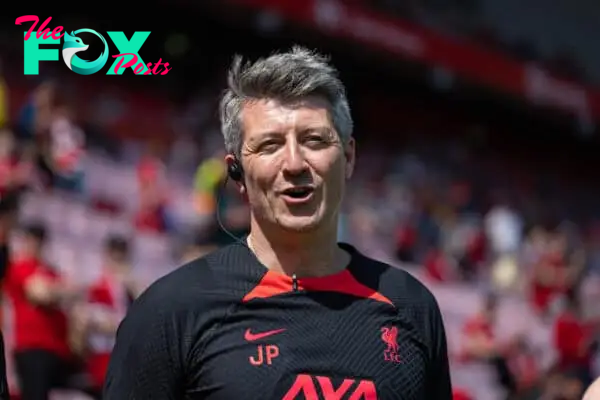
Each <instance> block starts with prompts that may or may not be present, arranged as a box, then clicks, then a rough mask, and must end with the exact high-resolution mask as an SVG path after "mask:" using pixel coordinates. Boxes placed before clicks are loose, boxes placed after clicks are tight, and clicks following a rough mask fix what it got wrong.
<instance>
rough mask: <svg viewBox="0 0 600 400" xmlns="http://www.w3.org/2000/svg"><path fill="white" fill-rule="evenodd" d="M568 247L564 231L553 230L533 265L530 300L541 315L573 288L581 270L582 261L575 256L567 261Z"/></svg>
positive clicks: (546, 314)
mask: <svg viewBox="0 0 600 400" xmlns="http://www.w3.org/2000/svg"><path fill="white" fill-rule="evenodd" d="M567 250H568V249H567V240H566V237H565V236H564V234H563V233H561V232H559V231H555V232H552V233H551V234H550V236H549V239H548V242H547V246H546V248H545V250H544V253H543V254H542V255H541V256H540V257H539V259H538V261H537V263H536V264H535V265H534V266H533V271H532V274H533V276H532V279H531V296H532V302H533V306H534V309H535V310H536V311H537V312H538V313H540V314H541V315H542V316H548V315H549V313H550V311H551V306H553V305H554V304H556V303H555V302H556V301H558V300H560V299H561V298H562V297H564V295H565V294H566V293H567V292H568V291H569V290H571V289H573V288H574V286H575V285H576V284H577V282H578V281H579V278H580V275H581V273H582V272H583V268H584V264H583V263H581V260H580V259H577V258H573V259H572V260H569V257H568V253H567ZM571 261H574V263H571Z"/></svg>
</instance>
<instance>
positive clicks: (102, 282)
mask: <svg viewBox="0 0 600 400" xmlns="http://www.w3.org/2000/svg"><path fill="white" fill-rule="evenodd" d="M129 247H130V246H129V242H128V240H127V239H125V238H123V237H120V236H111V237H109V238H108V239H107V240H106V243H105V250H104V252H105V260H104V266H103V269H102V274H101V276H100V277H99V279H97V280H96V281H95V282H94V283H92V285H91V286H90V288H89V291H88V298H87V302H88V304H87V307H84V308H83V310H85V312H86V314H85V315H81V316H80V318H81V319H85V320H86V324H85V325H86V329H85V334H86V337H87V341H86V342H87V346H86V348H87V351H86V353H87V354H86V359H87V362H86V364H87V371H88V373H89V375H90V377H91V381H92V389H93V394H94V397H95V398H98V399H100V398H102V396H101V395H102V386H103V384H104V377H105V375H106V369H107V368H108V362H109V360H110V353H111V352H112V349H113V346H114V340H115V335H116V332H117V327H118V326H119V324H120V323H121V321H122V319H123V318H124V317H125V314H126V312H127V309H128V308H129V306H130V305H131V304H132V303H133V301H134V299H135V298H137V297H138V295H139V294H140V287H139V285H138V284H137V282H136V281H135V279H134V277H133V275H132V272H131V260H130V258H131V255H130V248H129Z"/></svg>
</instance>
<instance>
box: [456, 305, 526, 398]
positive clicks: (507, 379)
mask: <svg viewBox="0 0 600 400" xmlns="http://www.w3.org/2000/svg"><path fill="white" fill-rule="evenodd" d="M497 314H498V298H497V297H496V295H494V294H489V295H487V296H486V298H485V300H484V304H483V307H482V308H481V310H480V311H479V312H478V313H477V314H475V315H474V316H472V317H471V318H469V319H468V320H467V322H466V323H465V325H464V327H463V330H462V345H461V346H462V351H461V353H462V358H463V361H467V362H469V361H477V362H484V363H487V364H490V365H491V366H493V367H494V369H495V371H496V373H497V376H498V381H499V383H500V385H501V386H502V387H503V388H504V389H505V390H506V391H507V392H508V393H509V394H511V395H513V394H515V393H516V392H517V382H516V378H515V376H514V374H513V373H512V371H511V370H510V367H509V365H508V359H507V354H506V353H507V352H506V348H507V347H508V346H509V345H508V344H503V343H500V342H499V341H498V339H497V337H496V334H495V330H496V328H495V325H496V318H497Z"/></svg>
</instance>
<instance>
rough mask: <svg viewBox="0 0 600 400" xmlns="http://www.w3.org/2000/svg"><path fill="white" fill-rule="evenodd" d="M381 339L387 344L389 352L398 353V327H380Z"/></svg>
mask: <svg viewBox="0 0 600 400" xmlns="http://www.w3.org/2000/svg"><path fill="white" fill-rule="evenodd" d="M381 332H382V333H381V340H383V342H384V343H385V344H387V350H386V351H389V352H390V353H398V347H399V346H398V327H396V326H393V327H391V328H381Z"/></svg>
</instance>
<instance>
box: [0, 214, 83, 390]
mask: <svg viewBox="0 0 600 400" xmlns="http://www.w3.org/2000/svg"><path fill="white" fill-rule="evenodd" d="M45 239H46V231H45V229H44V228H43V226H41V225H32V226H29V227H27V228H26V229H25V233H24V246H23V247H24V248H23V251H22V253H21V254H20V255H19V257H18V258H16V259H15V260H14V261H13V262H12V263H11V265H10V266H9V268H8V272H7V276H6V280H5V290H6V292H7V294H8V296H9V298H10V300H11V302H12V307H13V315H14V318H15V320H14V338H15V344H14V361H15V366H16V372H17V374H18V378H19V386H20V388H21V398H22V399H23V400H42V399H47V398H48V395H49V393H50V390H51V389H52V388H54V387H62V386H66V384H67V380H68V377H69V375H70V373H71V372H72V371H73V365H74V364H73V358H72V353H71V349H70V347H69V332H68V324H67V317H66V315H65V313H64V312H63V311H62V309H61V302H63V301H65V300H68V299H71V298H72V297H73V296H74V295H75V293H76V290H75V289H73V288H72V287H71V286H70V285H65V284H64V283H62V282H61V279H60V276H59V274H58V273H57V272H56V271H55V270H54V269H52V268H51V267H50V266H48V265H47V264H46V263H45V262H44V260H43V259H42V256H41V253H42V248H43V245H44V242H45Z"/></svg>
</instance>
